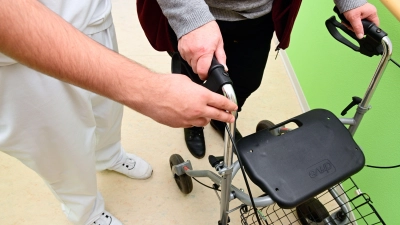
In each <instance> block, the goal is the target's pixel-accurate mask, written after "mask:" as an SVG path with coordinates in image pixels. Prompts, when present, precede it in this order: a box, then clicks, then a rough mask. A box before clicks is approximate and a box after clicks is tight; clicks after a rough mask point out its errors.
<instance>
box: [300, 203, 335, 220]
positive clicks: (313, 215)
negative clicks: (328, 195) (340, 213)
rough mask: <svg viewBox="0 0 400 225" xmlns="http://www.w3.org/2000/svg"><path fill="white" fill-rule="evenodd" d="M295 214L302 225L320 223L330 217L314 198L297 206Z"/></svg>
mask: <svg viewBox="0 0 400 225" xmlns="http://www.w3.org/2000/svg"><path fill="white" fill-rule="evenodd" d="M296 212H297V216H298V218H299V221H300V223H301V224H302V225H307V224H315V223H320V222H322V221H323V220H324V219H326V218H328V217H329V216H330V215H329V212H328V210H326V208H325V206H324V205H323V204H322V203H321V202H320V201H319V200H318V199H315V198H312V199H309V200H307V201H306V202H304V203H303V204H301V205H299V206H297V207H296Z"/></svg>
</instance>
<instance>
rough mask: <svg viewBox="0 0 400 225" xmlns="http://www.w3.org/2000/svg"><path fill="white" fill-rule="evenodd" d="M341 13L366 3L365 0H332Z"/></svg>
mask: <svg viewBox="0 0 400 225" xmlns="http://www.w3.org/2000/svg"><path fill="white" fill-rule="evenodd" d="M334 2H335V5H336V6H337V7H338V9H339V11H340V12H341V13H344V12H346V11H349V10H351V9H355V8H357V7H360V6H362V5H364V4H365V3H367V0H334Z"/></svg>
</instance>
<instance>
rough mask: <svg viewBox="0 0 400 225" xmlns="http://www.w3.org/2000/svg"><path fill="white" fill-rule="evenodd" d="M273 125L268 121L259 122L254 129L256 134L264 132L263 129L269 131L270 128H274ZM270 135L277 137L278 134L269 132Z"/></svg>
mask: <svg viewBox="0 0 400 225" xmlns="http://www.w3.org/2000/svg"><path fill="white" fill-rule="evenodd" d="M274 126H275V124H274V123H273V122H271V121H269V120H261V121H260V122H258V124H257V127H256V132H258V131H261V130H264V129H268V130H269V129H271V128H272V127H274ZM269 132H270V133H271V134H273V135H275V136H278V135H279V134H278V132H277V131H276V130H270V131H269Z"/></svg>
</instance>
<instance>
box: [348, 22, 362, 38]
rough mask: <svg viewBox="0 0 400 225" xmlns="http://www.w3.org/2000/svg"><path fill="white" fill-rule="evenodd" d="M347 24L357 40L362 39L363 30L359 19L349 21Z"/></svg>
mask: <svg viewBox="0 0 400 225" xmlns="http://www.w3.org/2000/svg"><path fill="white" fill-rule="evenodd" d="M349 22H350V24H351V27H352V28H353V31H354V33H355V34H356V36H357V38H358V39H362V38H363V37H364V28H363V26H362V23H361V19H352V20H349Z"/></svg>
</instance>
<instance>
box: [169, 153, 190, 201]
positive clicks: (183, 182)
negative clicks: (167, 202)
mask: <svg viewBox="0 0 400 225" xmlns="http://www.w3.org/2000/svg"><path fill="white" fill-rule="evenodd" d="M183 162H185V161H184V160H183V158H182V156H180V155H178V154H173V155H171V157H169V166H170V168H171V169H172V166H175V165H179V164H181V163H183ZM174 179H175V182H176V184H177V185H178V187H179V190H181V192H182V193H184V194H189V193H190V192H192V190H193V182H192V178H191V177H190V176H188V175H186V174H182V175H180V176H178V175H176V174H174Z"/></svg>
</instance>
